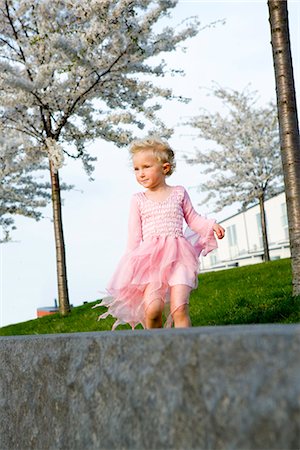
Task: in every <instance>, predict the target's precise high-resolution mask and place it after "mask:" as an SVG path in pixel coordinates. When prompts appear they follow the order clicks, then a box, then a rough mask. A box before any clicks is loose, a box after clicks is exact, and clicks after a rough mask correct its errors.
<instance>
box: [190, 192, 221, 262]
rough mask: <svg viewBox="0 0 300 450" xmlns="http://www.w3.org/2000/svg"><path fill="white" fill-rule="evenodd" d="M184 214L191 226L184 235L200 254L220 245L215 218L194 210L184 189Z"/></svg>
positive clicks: (205, 253)
mask: <svg viewBox="0 0 300 450" xmlns="http://www.w3.org/2000/svg"><path fill="white" fill-rule="evenodd" d="M183 215H184V219H185V221H186V223H187V225H188V227H189V228H190V229H189V228H188V229H187V230H186V231H185V233H184V235H185V237H186V238H187V240H188V241H190V242H191V244H192V245H193V247H194V248H195V250H196V251H197V253H198V255H200V253H202V254H203V255H204V256H205V255H207V253H209V252H211V251H212V250H214V249H215V248H217V247H218V244H217V241H216V238H215V235H214V230H213V226H214V224H215V220H214V219H206V218H205V217H202V216H200V215H199V214H198V213H197V212H196V211H195V210H194V208H193V205H192V202H191V199H190V197H189V195H188V193H187V192H186V191H184V197H183ZM191 230H192V231H193V232H194V233H193V232H192V231H191Z"/></svg>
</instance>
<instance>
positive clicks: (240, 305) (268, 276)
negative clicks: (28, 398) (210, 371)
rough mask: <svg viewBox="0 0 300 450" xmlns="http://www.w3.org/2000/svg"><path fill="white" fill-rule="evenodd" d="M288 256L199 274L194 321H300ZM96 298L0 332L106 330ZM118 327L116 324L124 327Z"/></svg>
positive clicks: (196, 323) (108, 323) (193, 296)
mask: <svg viewBox="0 0 300 450" xmlns="http://www.w3.org/2000/svg"><path fill="white" fill-rule="evenodd" d="M291 292H292V286H291V268H290V260H289V259H284V260H279V261H272V262H269V263H262V264H256V265H252V266H246V267H239V268H234V269H229V270H222V271H219V272H210V273H206V274H202V275H200V276H199V286H198V289H196V290H195V291H193V292H192V294H191V300H190V313H191V319H192V323H193V326H206V325H230V324H246V323H248V324H249V323H295V322H300V298H299V297H297V298H293V297H292V295H291ZM96 303H97V301H95V302H91V303H87V304H85V305H83V306H78V307H75V308H73V309H72V313H71V314H70V315H68V316H67V317H60V316H59V314H53V315H51V316H46V317H42V318H40V319H35V320H30V321H28V322H23V323H19V324H15V325H10V326H7V327H3V328H0V335H2V336H5V335H10V336H11V335H22V334H48V333H74V332H83V331H104V330H110V329H111V326H112V324H113V322H114V319H113V318H111V317H109V318H107V319H106V320H101V321H100V322H98V321H97V317H98V315H99V314H100V313H101V312H103V311H105V310H106V309H105V308H102V307H99V308H96V309H92V306H93V305H95V304H96ZM127 328H130V327H129V326H126V325H124V326H121V327H118V329H127Z"/></svg>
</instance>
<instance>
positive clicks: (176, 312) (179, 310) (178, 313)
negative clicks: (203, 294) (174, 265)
mask: <svg viewBox="0 0 300 450" xmlns="http://www.w3.org/2000/svg"><path fill="white" fill-rule="evenodd" d="M190 292H191V287H190V286H187V285H185V284H177V285H175V286H172V287H171V292H170V294H171V296H170V303H171V314H172V317H173V320H174V325H175V328H188V327H190V326H191V325H192V324H191V319H190V314H189V305H188V303H189V296H190Z"/></svg>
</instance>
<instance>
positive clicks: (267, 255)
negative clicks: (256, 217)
mask: <svg viewBox="0 0 300 450" xmlns="http://www.w3.org/2000/svg"><path fill="white" fill-rule="evenodd" d="M259 208H260V220H261V232H262V238H263V247H264V261H270V252H269V242H268V233H267V221H266V212H265V198H264V195H261V196H260V197H259Z"/></svg>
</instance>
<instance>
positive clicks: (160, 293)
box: [96, 229, 217, 329]
mask: <svg viewBox="0 0 300 450" xmlns="http://www.w3.org/2000/svg"><path fill="white" fill-rule="evenodd" d="M216 246H217V244H216V240H215V238H214V235H213V231H212V230H211V231H210V233H209V235H208V236H206V237H205V238H201V237H200V236H199V235H197V234H196V233H194V232H192V231H191V230H189V229H188V230H187V231H186V233H185V236H155V237H152V238H150V239H147V240H145V241H142V242H141V243H140V245H139V246H138V247H137V248H135V249H134V250H132V251H130V252H127V253H125V255H124V256H123V257H122V258H121V260H120V262H119V264H118V266H117V269H116V271H115V273H114V275H113V277H112V279H111V280H110V282H109V285H108V287H107V293H108V297H105V298H104V299H102V301H101V303H100V304H98V305H96V306H106V307H107V308H108V310H107V312H105V313H104V314H101V315H100V316H99V319H104V318H106V317H107V316H108V315H112V316H113V317H115V318H116V319H117V320H116V322H115V323H114V325H113V328H112V329H115V328H116V327H117V326H118V325H120V324H124V323H128V324H130V326H131V327H132V328H133V329H134V328H135V327H136V325H137V324H139V323H140V324H142V326H143V327H144V328H145V309H146V307H147V306H148V305H149V304H150V303H151V301H152V300H155V299H157V298H159V299H161V300H162V301H163V302H164V304H165V305H166V307H167V308H166V310H168V304H169V293H170V288H171V287H172V286H175V285H180V284H183V285H187V286H190V288H191V289H195V288H196V287H197V284H198V273H199V258H198V257H199V255H200V253H201V252H202V253H203V255H206V254H207V253H208V252H209V251H211V250H213V249H214V248H216ZM147 287H148V289H147V298H145V295H144V294H145V290H146V288H147ZM149 287H150V289H149ZM183 301H184V303H188V299H185V300H184V299H183ZM178 306H180V305H177V306H176V307H178ZM173 312H174V311H171V312H170V313H169V314H167V315H168V317H167V320H166V324H165V326H171V325H172V313H173Z"/></svg>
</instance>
